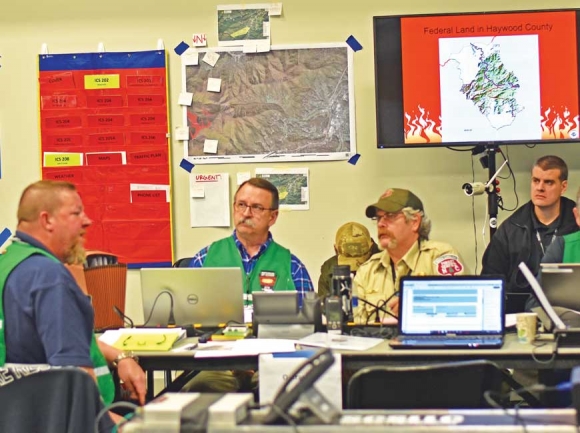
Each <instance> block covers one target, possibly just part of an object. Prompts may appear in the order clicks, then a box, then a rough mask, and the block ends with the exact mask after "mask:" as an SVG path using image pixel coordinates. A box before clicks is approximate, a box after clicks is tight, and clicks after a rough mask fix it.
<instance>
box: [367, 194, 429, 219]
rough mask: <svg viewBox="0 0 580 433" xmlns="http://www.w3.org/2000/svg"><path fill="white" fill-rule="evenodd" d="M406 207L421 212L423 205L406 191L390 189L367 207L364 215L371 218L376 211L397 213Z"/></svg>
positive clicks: (417, 198)
mask: <svg viewBox="0 0 580 433" xmlns="http://www.w3.org/2000/svg"><path fill="white" fill-rule="evenodd" d="M406 207H410V208H412V209H415V210H420V211H422V210H423V203H421V200H419V197H417V196H416V195H415V194H413V193H412V192H411V191H409V190H408V189H400V188H391V189H388V190H386V191H385V192H384V193H383V194H382V195H381V196H380V197H379V200H378V201H377V202H376V203H373V204H371V205H370V206H368V207H367V210H366V215H367V217H369V218H372V217H374V216H375V214H376V213H377V210H382V211H385V212H399V211H400V210H401V209H403V208H406Z"/></svg>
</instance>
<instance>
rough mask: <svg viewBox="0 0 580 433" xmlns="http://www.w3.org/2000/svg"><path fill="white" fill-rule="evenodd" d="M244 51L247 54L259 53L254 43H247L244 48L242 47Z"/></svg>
mask: <svg viewBox="0 0 580 433" xmlns="http://www.w3.org/2000/svg"><path fill="white" fill-rule="evenodd" d="M242 51H243V52H244V53H246V54H250V53H255V52H257V51H258V46H257V45H256V43H255V42H253V43H251V42H250V43H248V42H247V43H245V44H244V46H243V47H242Z"/></svg>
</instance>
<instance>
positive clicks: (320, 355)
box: [264, 348, 334, 424]
mask: <svg viewBox="0 0 580 433" xmlns="http://www.w3.org/2000/svg"><path fill="white" fill-rule="evenodd" d="M332 364H334V355H333V354H332V351H331V350H330V349H328V348H324V349H319V350H318V351H317V352H316V353H315V354H314V355H312V356H311V357H310V358H309V359H307V360H306V361H304V362H303V363H302V364H300V365H299V366H298V367H296V368H295V369H294V370H293V371H292V373H290V375H289V376H288V379H286V380H285V381H284V383H283V384H282V386H281V387H280V391H278V393H277V394H276V396H275V397H274V401H273V403H272V405H273V406H275V408H272V409H270V411H269V412H268V413H267V414H266V417H265V418H264V424H273V423H275V422H277V421H278V419H279V418H280V415H279V413H280V412H283V413H286V412H288V410H289V409H290V408H291V407H292V405H293V404H294V403H296V400H298V398H300V395H301V394H302V393H303V392H304V391H307V390H308V389H310V387H311V386H312V385H314V382H316V381H317V380H318V379H319V378H320V376H322V375H323V374H324V373H325V372H326V370H328V368H329V367H330V366H331V365H332Z"/></svg>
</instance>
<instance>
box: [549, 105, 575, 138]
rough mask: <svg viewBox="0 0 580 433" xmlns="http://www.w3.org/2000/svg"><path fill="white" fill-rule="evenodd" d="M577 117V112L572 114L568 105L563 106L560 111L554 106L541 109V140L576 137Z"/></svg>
mask: <svg viewBox="0 0 580 433" xmlns="http://www.w3.org/2000/svg"><path fill="white" fill-rule="evenodd" d="M578 117H579V116H578V114H576V115H575V116H573V115H572V113H570V110H568V107H563V108H562V109H561V110H560V111H557V110H556V109H555V108H554V107H548V108H547V109H546V110H543V116H541V118H542V121H541V126H542V140H565V139H569V138H572V139H577V138H578V133H579V130H580V128H579V126H580V125H579V123H578Z"/></svg>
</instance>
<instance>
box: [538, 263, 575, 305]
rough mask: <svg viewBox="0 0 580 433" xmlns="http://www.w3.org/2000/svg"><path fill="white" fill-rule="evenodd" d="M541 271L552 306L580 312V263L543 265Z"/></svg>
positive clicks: (545, 291) (543, 286)
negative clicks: (579, 294)
mask: <svg viewBox="0 0 580 433" xmlns="http://www.w3.org/2000/svg"><path fill="white" fill-rule="evenodd" d="M540 271H541V279H540V280H541V281H542V288H543V289H544V293H545V295H546V298H548V301H550V304H552V305H554V306H557V307H563V308H570V309H572V310H580V297H579V296H578V293H580V263H541V264H540Z"/></svg>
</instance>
